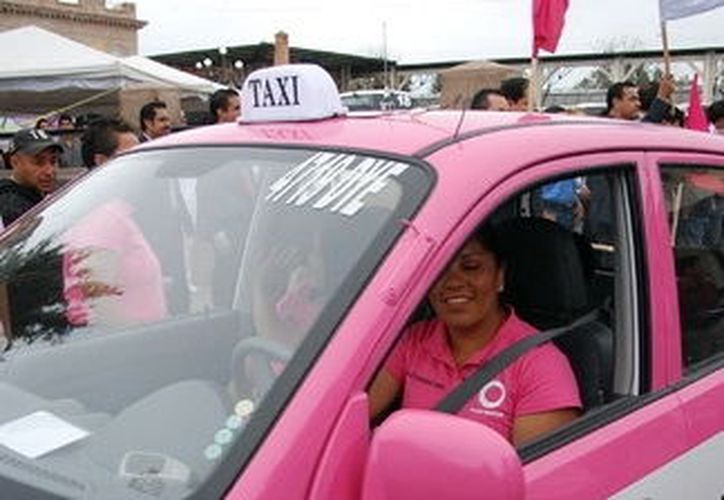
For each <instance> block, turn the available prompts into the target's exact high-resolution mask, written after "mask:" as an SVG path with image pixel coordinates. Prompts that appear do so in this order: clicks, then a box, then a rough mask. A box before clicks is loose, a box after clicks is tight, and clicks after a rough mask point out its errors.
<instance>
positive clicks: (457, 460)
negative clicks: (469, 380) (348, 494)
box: [362, 410, 525, 500]
mask: <svg viewBox="0 0 724 500" xmlns="http://www.w3.org/2000/svg"><path fill="white" fill-rule="evenodd" d="M524 492H525V487H524V481H523V467H522V465H521V463H520V459H519V458H518V455H517V453H516V452H515V449H513V447H512V446H511V445H510V444H509V443H508V442H507V441H506V440H505V439H504V438H503V437H502V436H500V435H499V434H498V433H497V432H495V431H494V430H492V429H490V428H488V427H485V426H484V425H482V424H480V423H478V422H474V421H472V420H467V419H463V418H460V417H457V416H454V415H447V414H444V413H435V412H431V411H426V410H401V411H398V412H395V413H393V414H392V415H390V417H388V418H387V420H386V421H385V422H384V423H383V424H382V425H381V426H380V427H379V428H378V429H377V430H376V431H375V433H374V436H373V437H372V445H371V447H370V453H369V455H368V459H367V465H366V469H365V477H364V483H363V487H362V498H363V500H373V499H374V500H380V499H390V500H392V499H398V498H415V499H431V500H432V499H435V500H438V499H440V498H455V499H458V500H466V499H471V500H472V499H479V498H482V497H485V498H495V499H503V500H508V499H510V500H513V499H515V500H522V499H523V498H524Z"/></svg>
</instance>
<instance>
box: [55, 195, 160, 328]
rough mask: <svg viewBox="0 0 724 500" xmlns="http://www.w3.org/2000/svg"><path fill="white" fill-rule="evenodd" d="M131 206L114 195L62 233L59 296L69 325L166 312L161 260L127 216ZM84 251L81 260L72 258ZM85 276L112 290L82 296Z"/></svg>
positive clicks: (117, 322)
mask: <svg viewBox="0 0 724 500" xmlns="http://www.w3.org/2000/svg"><path fill="white" fill-rule="evenodd" d="M132 212H133V208H132V207H131V206H130V205H129V204H128V203H127V202H125V201H123V200H120V199H114V200H111V201H109V202H106V203H104V204H102V205H100V206H98V207H96V208H95V209H94V210H93V211H92V212H91V213H89V214H87V215H86V216H85V217H83V218H82V219H81V220H80V221H79V222H78V223H77V224H76V225H75V226H74V227H72V228H71V229H69V230H68V231H66V233H65V234H64V236H63V240H64V243H65V252H64V255H63V281H64V295H65V298H66V300H67V302H68V311H67V314H66V315H67V317H68V321H69V322H70V323H71V324H72V325H84V324H92V325H93V324H103V325H108V326H121V325H128V324H134V323H139V322H144V321H155V320H159V319H162V318H164V317H165V316H166V315H167V309H166V297H165V293H164V288H163V276H162V274H161V264H160V262H159V260H158V258H157V257H156V254H155V253H154V251H153V249H152V248H151V247H150V245H149V244H148V242H147V241H146V238H145V237H144V236H143V232H142V231H141V229H140V228H139V227H138V225H136V222H135V221H134V220H133V217H132ZM84 252H87V254H88V255H87V257H86V258H85V259H79V258H78V257H79V256H80V255H82V254H83V253H84ZM86 272H87V273H90V277H89V279H93V280H97V281H100V282H103V283H105V284H107V285H110V286H113V287H115V288H116V289H117V293H113V294H108V295H106V296H103V297H86V296H85V294H84V293H83V288H82V283H83V281H84V279H85V274H84V273H86Z"/></svg>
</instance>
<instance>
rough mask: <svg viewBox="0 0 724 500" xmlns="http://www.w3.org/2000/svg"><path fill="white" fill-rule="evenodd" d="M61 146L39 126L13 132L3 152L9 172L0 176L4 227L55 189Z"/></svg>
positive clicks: (0, 198) (1, 213) (0, 215)
mask: <svg viewBox="0 0 724 500" xmlns="http://www.w3.org/2000/svg"><path fill="white" fill-rule="evenodd" d="M62 152H63V146H61V145H60V144H58V143H56V142H55V141H53V139H51V138H50V136H48V134H47V133H46V132H45V131H44V130H41V129H24V130H21V131H19V132H17V133H16V134H15V135H14V136H13V139H12V141H11V142H10V146H9V148H8V152H7V153H6V156H5V163H6V165H8V166H10V168H11V169H12V171H13V173H12V175H11V176H10V178H9V179H2V180H0V218H1V219H2V226H3V227H6V226H8V225H9V224H10V223H12V222H13V221H14V220H15V219H17V218H18V217H20V216H21V215H22V214H24V213H25V212H26V211H28V210H29V209H30V208H32V207H33V206H35V205H36V204H38V203H39V202H40V201H41V200H42V199H43V198H44V197H45V196H46V195H47V194H48V193H50V192H51V191H53V190H54V189H55V178H56V173H57V169H58V162H59V158H60V155H61V153H62Z"/></svg>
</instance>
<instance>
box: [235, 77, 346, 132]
mask: <svg viewBox="0 0 724 500" xmlns="http://www.w3.org/2000/svg"><path fill="white" fill-rule="evenodd" d="M241 109H242V116H241V119H240V120H239V122H240V123H255V122H299V121H309V120H321V119H324V118H332V117H334V116H340V115H345V114H347V108H345V107H344V105H343V104H342V101H341V99H340V98H339V91H338V90H337V85H336V84H335V83H334V80H333V79H332V77H331V76H330V75H329V73H327V72H326V71H325V70H324V69H322V68H320V67H319V66H317V65H314V64H284V65H280V66H273V67H271V68H264V69H260V70H257V71H254V72H253V73H251V74H250V75H249V76H248V77H247V79H246V80H245V81H244V86H243V88H242V90H241Z"/></svg>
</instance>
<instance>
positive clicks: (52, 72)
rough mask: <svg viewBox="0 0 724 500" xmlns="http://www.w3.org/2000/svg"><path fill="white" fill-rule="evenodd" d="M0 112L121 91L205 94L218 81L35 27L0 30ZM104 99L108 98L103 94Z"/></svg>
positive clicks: (49, 107)
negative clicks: (153, 90) (116, 53)
mask: <svg viewBox="0 0 724 500" xmlns="http://www.w3.org/2000/svg"><path fill="white" fill-rule="evenodd" d="M0 47H5V48H6V50H2V51H0V112H3V111H5V112H33V113H44V112H49V111H51V110H53V109H58V108H61V107H67V106H71V105H73V104H74V103H77V102H80V101H84V100H92V99H94V98H97V99H103V98H104V97H106V96H109V95H111V94H113V93H114V92H115V91H121V90H126V89H128V90H137V89H151V88H152V89H165V90H175V91H178V92H180V95H181V96H188V95H203V94H210V93H211V92H213V91H214V90H216V89H218V88H221V86H220V85H218V84H216V83H214V82H211V81H209V80H205V79H203V78H199V77H197V76H194V75H190V74H188V73H184V72H183V71H179V70H176V69H174V68H171V67H169V66H165V65H163V64H161V63H158V62H155V61H152V60H150V59H148V58H145V57H142V56H131V57H126V58H119V57H115V56H113V55H110V54H106V53H105V52H101V51H99V50H96V49H93V48H91V47H88V46H86V45H83V44H81V43H78V42H75V41H73V40H69V39H67V38H65V37H62V36H60V35H57V34H55V33H52V32H49V31H46V30H44V29H41V28H38V27H36V26H27V27H23V28H18V29H14V30H9V31H5V32H2V33H0ZM106 101H108V99H106Z"/></svg>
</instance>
